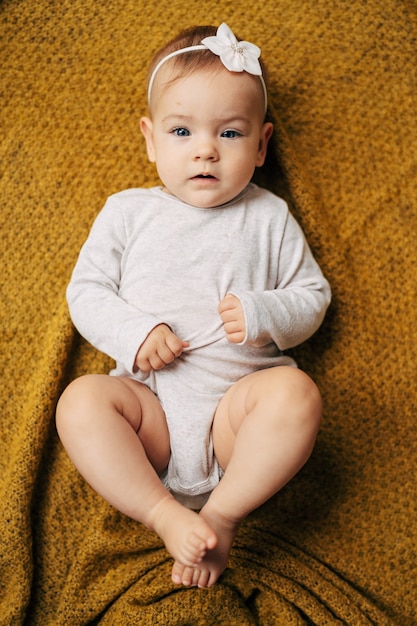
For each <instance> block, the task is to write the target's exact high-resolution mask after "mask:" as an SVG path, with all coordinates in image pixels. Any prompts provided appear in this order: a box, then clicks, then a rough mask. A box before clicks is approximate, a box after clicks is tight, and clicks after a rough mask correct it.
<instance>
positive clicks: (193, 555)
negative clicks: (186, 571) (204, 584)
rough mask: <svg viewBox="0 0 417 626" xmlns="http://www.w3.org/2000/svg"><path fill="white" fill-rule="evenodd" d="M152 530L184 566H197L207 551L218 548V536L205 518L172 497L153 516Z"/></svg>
mask: <svg viewBox="0 0 417 626" xmlns="http://www.w3.org/2000/svg"><path fill="white" fill-rule="evenodd" d="M150 520H151V523H150V527H151V528H152V529H153V530H155V532H157V533H158V535H159V536H160V537H161V539H162V541H163V542H164V544H165V547H166V549H167V550H168V552H169V553H170V554H171V556H172V557H173V558H174V559H175V560H176V561H177V562H179V563H181V564H182V565H183V566H190V567H195V566H197V565H198V564H199V563H200V562H201V560H202V559H203V557H204V555H205V554H206V552H207V550H211V549H213V548H214V547H215V546H216V545H217V536H216V533H215V532H214V531H213V530H212V529H211V528H210V526H209V524H208V523H207V522H206V521H205V520H204V518H203V517H201V516H200V515H198V514H197V513H195V512H194V511H190V509H187V508H185V507H184V506H182V505H181V504H179V502H177V501H176V500H175V499H174V498H173V497H172V496H167V497H166V498H163V499H162V500H161V501H160V502H159V503H158V504H157V505H156V506H155V507H154V508H153V510H152V512H151V514H150Z"/></svg>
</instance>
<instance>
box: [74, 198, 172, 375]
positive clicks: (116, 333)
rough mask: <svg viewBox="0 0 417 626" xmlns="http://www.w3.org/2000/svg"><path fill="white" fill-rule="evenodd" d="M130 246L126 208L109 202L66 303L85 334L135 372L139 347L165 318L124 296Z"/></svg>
mask: <svg viewBox="0 0 417 626" xmlns="http://www.w3.org/2000/svg"><path fill="white" fill-rule="evenodd" d="M127 244H128V236H127V234H126V229H125V224H124V214H123V210H122V208H121V207H119V206H118V204H117V202H114V201H113V200H112V199H111V198H110V199H109V201H108V202H107V203H106V205H105V207H104V208H103V210H102V211H101V213H99V215H98V217H97V218H96V220H95V222H94V224H93V227H92V229H91V231H90V235H89V237H88V239H87V241H86V242H85V244H84V246H83V247H82V249H81V251H80V255H79V258H78V261H77V264H76V266H75V268H74V271H73V274H72V277H71V281H70V283H69V285H68V288H67V300H68V306H69V310H70V314H71V318H72V321H73V323H74V325H75V326H76V328H77V329H78V331H79V332H80V333H81V335H82V336H83V337H84V338H85V339H87V340H88V341H89V342H90V343H91V344H92V345H93V346H94V347H96V348H97V349H99V350H101V351H102V352H104V353H106V354H107V355H109V356H110V357H112V358H113V359H115V360H116V361H118V362H120V363H123V365H124V367H125V368H126V370H127V371H129V372H132V371H133V365H134V360H135V356H136V353H137V350H138V348H139V347H140V345H141V344H142V343H143V341H144V340H145V338H146V337H147V335H148V334H149V332H150V331H151V330H152V328H154V327H155V326H157V325H158V324H160V323H162V321H163V320H160V319H158V318H157V317H156V316H154V315H152V314H148V313H144V312H142V311H141V310H140V309H139V308H138V307H136V306H133V305H131V304H129V303H127V302H126V301H125V300H124V299H123V298H122V297H121V296H120V295H119V290H120V284H121V268H122V267H123V255H124V251H125V249H126V246H127Z"/></svg>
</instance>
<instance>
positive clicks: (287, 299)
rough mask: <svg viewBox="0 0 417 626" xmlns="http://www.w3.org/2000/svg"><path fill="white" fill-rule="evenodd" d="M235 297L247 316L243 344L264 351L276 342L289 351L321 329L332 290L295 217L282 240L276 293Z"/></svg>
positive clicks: (245, 293)
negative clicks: (263, 349) (263, 347)
mask: <svg viewBox="0 0 417 626" xmlns="http://www.w3.org/2000/svg"><path fill="white" fill-rule="evenodd" d="M233 293H234V295H236V296H237V297H238V298H239V300H240V301H241V303H242V306H243V309H244V314H245V320H246V337H245V339H244V341H243V342H242V344H248V345H253V346H258V347H260V346H263V345H266V344H268V343H269V342H271V341H273V342H274V343H275V344H276V345H277V346H278V347H279V348H280V349H281V350H286V349H288V348H291V347H294V346H296V345H298V344H300V343H302V342H303V341H305V340H306V339H308V338H309V337H310V336H311V335H312V334H313V333H314V332H315V331H316V330H317V329H318V328H319V326H320V324H321V323H322V321H323V318H324V315H325V313H326V310H327V307H328V305H329V303H330V297H331V294H330V287H329V284H328V282H327V280H326V279H325V278H324V276H323V274H322V272H321V270H320V268H319V266H318V264H317V263H316V261H315V260H314V258H313V255H312V253H311V251H310V249H309V247H308V244H307V242H306V240H305V237H304V234H303V232H302V230H301V228H300V226H299V225H298V224H297V222H296V221H295V219H294V218H293V216H292V215H291V213H288V214H287V219H286V223H285V228H284V232H283V236H282V241H281V247H280V258H279V263H278V276H277V283H276V287H275V289H273V290H267V291H262V292H259V291H233Z"/></svg>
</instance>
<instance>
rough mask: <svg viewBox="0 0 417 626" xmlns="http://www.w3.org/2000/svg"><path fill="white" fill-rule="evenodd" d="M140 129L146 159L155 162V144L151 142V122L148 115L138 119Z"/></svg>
mask: <svg viewBox="0 0 417 626" xmlns="http://www.w3.org/2000/svg"><path fill="white" fill-rule="evenodd" d="M140 130H141V132H142V135H143V136H144V137H145V141H146V150H147V153H148V159H149V161H150V162H151V163H155V160H156V159H155V146H154V142H153V123H152V120H151V118H150V117H142V118H141V120H140Z"/></svg>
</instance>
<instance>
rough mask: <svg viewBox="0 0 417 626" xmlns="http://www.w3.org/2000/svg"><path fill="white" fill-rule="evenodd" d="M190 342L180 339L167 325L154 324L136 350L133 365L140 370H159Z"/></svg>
mask: <svg viewBox="0 0 417 626" xmlns="http://www.w3.org/2000/svg"><path fill="white" fill-rule="evenodd" d="M189 345H190V344H189V343H188V342H187V341H182V340H181V339H179V337H177V335H175V334H174V333H173V332H172V330H171V329H170V328H168V326H166V325H165V324H159V326H155V328H153V329H152V330H151V332H150V333H149V335H148V336H147V337H146V339H145V341H144V342H143V344H142V345H141V347H140V348H139V350H138V353H137V355H136V359H135V365H136V367H138V368H139V369H140V370H141V371H142V372H150V371H151V370H161V369H162V368H164V367H165V365H168V364H169V363H172V361H174V360H175V359H176V358H177V357H179V356H180V355H181V354H182V351H183V350H184V348H187V347H188V346H189Z"/></svg>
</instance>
